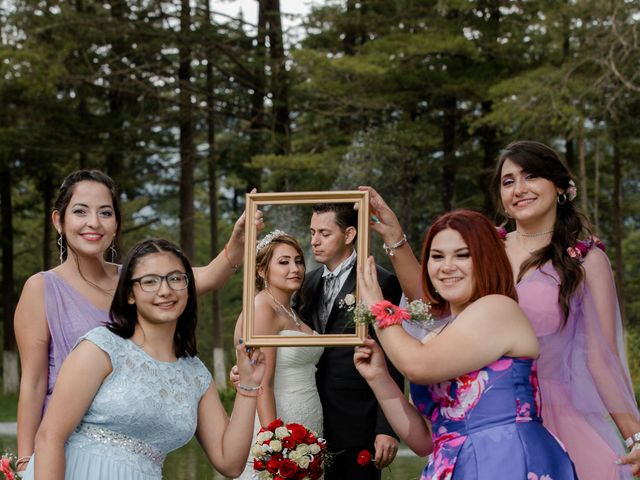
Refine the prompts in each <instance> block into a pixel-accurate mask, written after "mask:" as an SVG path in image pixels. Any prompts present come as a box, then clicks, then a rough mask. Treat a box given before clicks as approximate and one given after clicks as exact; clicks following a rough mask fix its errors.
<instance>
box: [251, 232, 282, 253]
mask: <svg viewBox="0 0 640 480" xmlns="http://www.w3.org/2000/svg"><path fill="white" fill-rule="evenodd" d="M286 234H287V232H283V231H282V230H274V231H273V232H271V233H268V234H266V235H265V237H264V238H263V239H262V240H260V241H259V242H258V245H256V254H258V253H260V250H262V249H263V248H264V247H266V246H267V245H269V244H270V243H271V242H273V241H274V240H276V239H277V238H278V237H281V236H283V235H286Z"/></svg>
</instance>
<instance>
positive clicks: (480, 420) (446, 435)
mask: <svg viewBox="0 0 640 480" xmlns="http://www.w3.org/2000/svg"><path fill="white" fill-rule="evenodd" d="M537 385H538V381H537V376H536V371H535V366H534V362H533V360H531V359H527V358H511V357H502V358H500V359H499V360H496V361H495V362H493V363H491V364H490V365H488V366H486V367H484V368H482V369H480V370H476V371H475V372H470V373H467V374H466V375H462V376H460V377H458V378H455V379H453V380H449V381H446V382H441V383H438V384H436V385H429V386H423V385H414V384H411V397H412V400H413V403H414V405H415V406H416V407H417V408H418V410H419V411H420V412H421V413H422V415H424V416H425V417H426V418H427V419H428V420H429V421H430V422H431V426H432V431H433V444H434V450H433V455H432V456H431V461H430V462H429V464H428V465H427V466H426V467H425V469H424V471H423V473H422V477H421V479H422V480H455V479H464V480H474V479H482V480H485V479H486V480H489V479H491V480H494V479H496V478H500V479H503V480H575V479H577V478H578V477H577V476H576V474H575V469H574V467H573V463H572V462H571V460H570V459H569V456H568V455H567V453H566V451H565V449H564V447H563V446H562V444H561V443H560V442H559V441H558V440H557V439H556V438H555V437H554V436H553V435H552V434H551V433H550V432H549V431H548V430H547V429H546V428H545V427H544V426H543V425H542V420H541V418H540V396H539V392H538V388H537Z"/></svg>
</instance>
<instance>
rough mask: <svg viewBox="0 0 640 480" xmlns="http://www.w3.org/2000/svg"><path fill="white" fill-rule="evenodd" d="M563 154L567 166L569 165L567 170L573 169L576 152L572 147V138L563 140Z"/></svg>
mask: <svg viewBox="0 0 640 480" xmlns="http://www.w3.org/2000/svg"><path fill="white" fill-rule="evenodd" d="M564 148H565V151H564V156H565V160H566V161H567V167H569V170H571V171H574V170H575V168H574V167H575V164H576V154H575V151H574V148H573V139H572V138H566V139H565V141H564Z"/></svg>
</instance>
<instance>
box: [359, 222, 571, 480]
mask: <svg viewBox="0 0 640 480" xmlns="http://www.w3.org/2000/svg"><path fill="white" fill-rule="evenodd" d="M501 242H502V241H501V239H500V237H499V236H498V234H497V232H496V230H495V228H494V227H493V225H492V224H491V222H490V221H489V220H487V219H486V218H485V217H484V216H482V215H481V214H479V213H476V212H472V211H468V210H459V211H455V212H450V213H446V214H444V215H442V216H441V217H440V218H439V219H438V220H436V222H435V223H434V224H433V225H432V227H431V228H430V229H429V232H428V233H427V236H426V239H425V242H424V247H423V261H422V272H423V274H422V279H423V281H422V289H423V293H424V296H425V298H428V299H429V301H430V302H431V304H432V312H433V313H434V315H436V316H437V317H439V318H443V317H449V318H450V319H451V320H450V321H449V322H446V323H445V324H444V325H443V326H442V327H441V328H440V329H436V331H434V332H432V333H430V334H429V335H427V336H426V337H425V338H424V339H423V340H422V342H420V341H418V340H416V339H414V338H413V337H411V336H410V335H409V334H408V333H406V332H405V331H404V329H403V328H402V326H401V324H402V315H399V314H398V312H397V307H394V306H391V305H385V306H384V308H383V309H381V308H380V307H381V303H380V302H381V300H382V294H381V292H380V289H379V287H378V286H377V280H376V278H375V277H376V275H375V264H374V262H373V259H372V258H370V259H369V260H368V262H367V264H366V266H365V268H364V271H361V272H359V273H360V275H359V278H358V282H359V284H358V285H359V288H360V291H361V297H362V301H363V303H364V304H365V305H369V306H370V307H371V311H372V312H375V314H377V317H376V322H377V324H376V332H377V335H378V338H379V340H380V342H381V344H382V346H383V347H384V349H385V352H387V355H388V357H389V359H390V360H391V361H392V362H393V364H394V365H395V366H396V367H397V368H398V369H399V370H400V371H401V372H402V373H403V374H404V375H405V376H406V377H407V378H409V380H411V382H412V385H411V396H412V400H413V403H414V405H415V407H414V406H412V405H410V404H409V401H408V400H407V399H406V397H405V396H404V394H403V392H402V391H401V390H400V389H399V388H398V387H397V386H396V385H395V384H394V383H393V382H392V380H391V377H390V375H389V374H388V372H387V368H386V365H385V363H384V357H383V356H382V354H381V349H380V347H379V346H378V345H377V344H376V343H375V342H374V341H373V340H367V342H366V343H365V345H364V346H362V347H357V348H356V353H355V355H354V361H355V363H356V367H357V368H358V370H359V372H360V373H361V374H362V376H363V377H364V378H365V379H366V380H367V382H368V383H369V385H370V386H371V388H372V390H373V391H374V393H375V395H376V397H377V398H378V401H379V403H380V405H381V407H382V408H383V411H384V413H385V415H386V417H387V418H388V419H389V421H390V423H391V425H392V427H393V428H394V430H395V431H396V433H397V434H398V435H399V436H400V437H401V438H402V439H403V440H404V441H405V442H406V443H407V445H408V446H409V447H410V448H412V449H413V450H414V451H415V452H416V453H418V454H419V455H426V454H430V453H431V454H432V457H431V461H430V462H429V464H428V465H427V467H426V468H425V470H424V472H423V474H422V479H423V480H427V479H429V480H454V479H464V480H474V479H477V480H485V479H486V480H489V479H495V478H500V479H504V480H524V479H526V480H543V479H544V480H575V479H576V478H577V476H576V474H575V469H574V467H573V463H572V462H571V460H570V459H569V456H568V455H567V453H566V451H565V450H564V447H563V446H562V444H561V443H560V442H559V441H558V440H557V439H556V438H555V437H554V436H553V435H552V434H551V433H550V432H549V431H548V430H547V429H546V428H545V427H544V426H543V425H542V420H541V418H540V405H539V395H538V389H537V376H536V371H535V363H534V359H535V358H536V357H537V356H538V351H539V347H538V341H537V339H536V335H535V332H534V331H533V328H532V327H531V324H530V323H529V321H528V320H527V317H526V316H525V315H524V312H523V311H522V310H521V309H520V307H519V306H518V304H517V293H516V289H515V285H514V282H513V275H512V272H511V267H510V265H509V260H508V259H507V256H506V253H505V251H504V247H503V245H502V243H501Z"/></svg>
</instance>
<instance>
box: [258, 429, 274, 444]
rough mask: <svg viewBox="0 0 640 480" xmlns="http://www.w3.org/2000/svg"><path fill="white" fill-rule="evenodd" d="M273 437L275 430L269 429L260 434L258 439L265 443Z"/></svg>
mask: <svg viewBox="0 0 640 480" xmlns="http://www.w3.org/2000/svg"><path fill="white" fill-rule="evenodd" d="M272 437H273V432H271V431H269V430H267V431H266V432H262V433H260V434H258V437H257V440H258V442H260V443H264V442H266V441H267V440H271V438H272Z"/></svg>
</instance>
